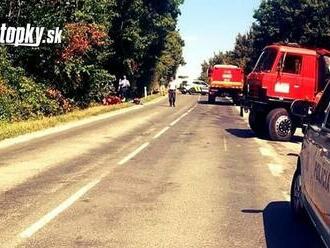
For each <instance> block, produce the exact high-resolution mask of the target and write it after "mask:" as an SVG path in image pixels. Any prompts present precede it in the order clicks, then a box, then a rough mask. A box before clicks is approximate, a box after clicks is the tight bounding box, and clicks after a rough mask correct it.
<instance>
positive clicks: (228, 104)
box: [198, 100, 234, 106]
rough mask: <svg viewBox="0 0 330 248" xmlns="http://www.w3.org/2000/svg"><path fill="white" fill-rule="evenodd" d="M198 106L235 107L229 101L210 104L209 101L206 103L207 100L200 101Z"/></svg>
mask: <svg viewBox="0 0 330 248" xmlns="http://www.w3.org/2000/svg"><path fill="white" fill-rule="evenodd" d="M198 104H204V105H219V106H232V105H234V104H233V103H231V102H228V101H216V102H215V103H209V102H208V101H205V100H200V101H198Z"/></svg>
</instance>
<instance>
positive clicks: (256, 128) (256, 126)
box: [249, 110, 266, 137]
mask: <svg viewBox="0 0 330 248" xmlns="http://www.w3.org/2000/svg"><path fill="white" fill-rule="evenodd" d="M265 120H266V114H265V113H264V112H257V111H254V110H251V111H250V114H249V125H250V128H251V130H252V131H253V132H254V133H255V134H256V135H257V136H258V137H264V136H265Z"/></svg>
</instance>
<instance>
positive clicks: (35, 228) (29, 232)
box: [19, 179, 101, 239]
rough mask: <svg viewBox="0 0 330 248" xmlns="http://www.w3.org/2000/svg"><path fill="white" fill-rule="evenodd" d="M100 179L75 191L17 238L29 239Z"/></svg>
mask: <svg viewBox="0 0 330 248" xmlns="http://www.w3.org/2000/svg"><path fill="white" fill-rule="evenodd" d="M100 181H101V179H98V180H95V181H93V182H90V183H89V184H87V185H86V186H85V187H83V188H81V189H80V190H79V191H77V192H76V193H75V194H73V195H72V196H71V197H70V198H68V199H67V200H65V201H64V202H62V203H61V204H60V205H59V206H58V207H56V208H55V209H53V210H52V211H50V212H49V213H48V214H46V215H45V216H43V217H42V218H41V219H40V220H39V221H37V222H35V223H34V224H32V225H31V226H30V227H28V228H27V229H25V230H24V231H23V232H22V233H20V234H19V237H21V238H23V239H26V238H29V237H31V236H32V235H33V234H35V233H36V232H38V231H39V230H40V229H41V228H43V227H44V226H45V225H46V224H47V223H49V222H50V221H51V220H53V219H54V218H55V217H56V216H58V215H59V214H60V213H62V212H63V211H64V210H66V209H67V208H69V207H70V206H71V205H72V204H73V203H75V202H76V201H77V200H79V198H81V197H82V196H83V195H85V194H86V193H87V192H88V191H89V190H91V189H92V188H93V187H95V186H96V185H97V184H98V183H99V182H100Z"/></svg>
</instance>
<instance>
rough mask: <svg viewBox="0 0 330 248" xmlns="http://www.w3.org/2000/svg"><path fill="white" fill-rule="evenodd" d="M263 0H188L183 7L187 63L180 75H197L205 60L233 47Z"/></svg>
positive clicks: (182, 24) (247, 27) (246, 29)
mask: <svg viewBox="0 0 330 248" xmlns="http://www.w3.org/2000/svg"><path fill="white" fill-rule="evenodd" d="M260 2H261V0H185V3H184V5H183V6H182V7H181V12H182V15H181V17H180V19H179V30H180V33H181V35H182V37H183V39H184V40H185V43H186V46H185V48H184V57H185V60H186V62H187V65H186V66H184V67H183V68H180V69H179V72H178V74H179V75H188V76H190V77H193V78H197V77H199V75H200V72H201V66H200V65H201V63H202V62H203V61H204V60H207V59H208V58H210V57H212V55H213V54H214V52H218V51H227V50H230V49H232V48H233V46H234V42H235V37H236V35H237V34H238V33H245V32H246V31H248V30H249V28H250V26H251V24H252V22H253V17H252V16H253V11H254V10H255V9H257V8H258V6H259V4H260Z"/></svg>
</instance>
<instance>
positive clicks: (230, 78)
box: [208, 65, 244, 104]
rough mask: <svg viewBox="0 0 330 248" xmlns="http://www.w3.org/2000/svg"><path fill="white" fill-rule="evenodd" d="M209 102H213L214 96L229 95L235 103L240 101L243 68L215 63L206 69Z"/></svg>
mask: <svg viewBox="0 0 330 248" xmlns="http://www.w3.org/2000/svg"><path fill="white" fill-rule="evenodd" d="M208 81H209V98H208V101H209V103H215V101H216V97H218V96H219V97H220V96H230V97H232V98H233V102H234V103H235V104H239V103H240V96H241V94H242V91H243V85H244V74H243V70H242V69H241V68H239V67H237V66H235V65H215V66H213V67H211V68H209V70H208Z"/></svg>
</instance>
